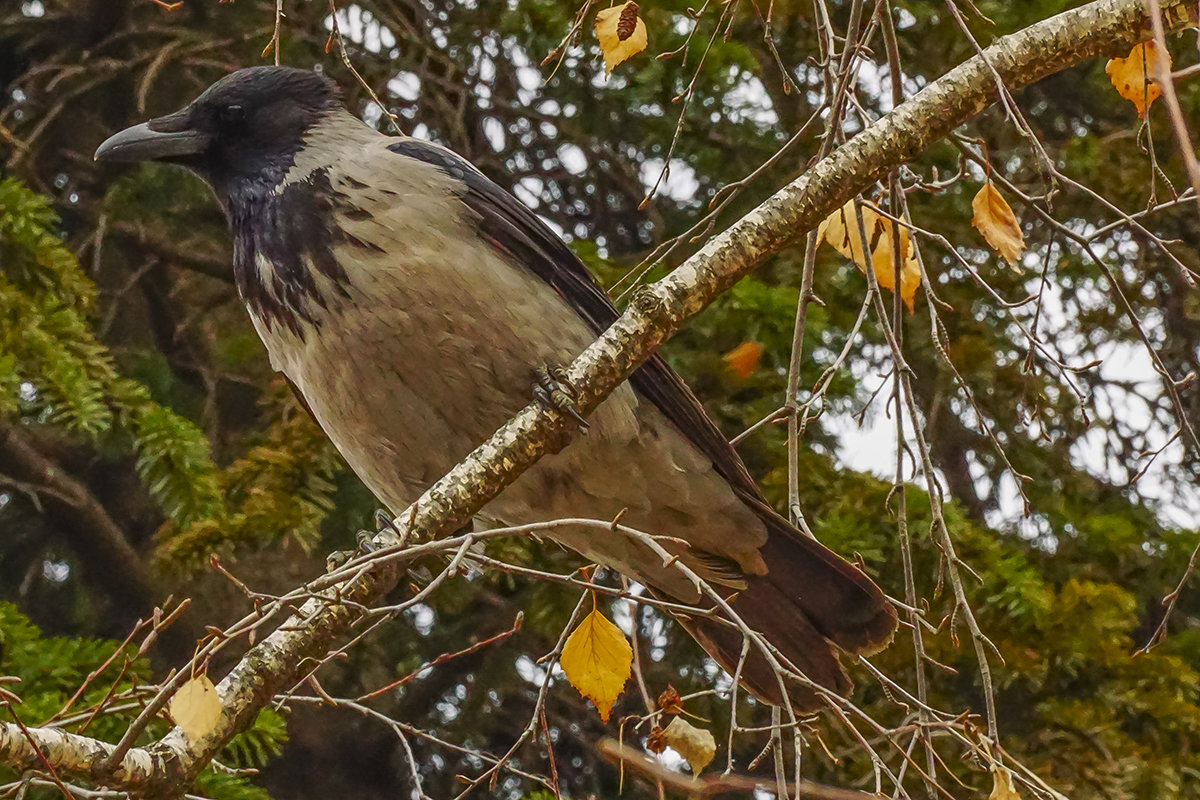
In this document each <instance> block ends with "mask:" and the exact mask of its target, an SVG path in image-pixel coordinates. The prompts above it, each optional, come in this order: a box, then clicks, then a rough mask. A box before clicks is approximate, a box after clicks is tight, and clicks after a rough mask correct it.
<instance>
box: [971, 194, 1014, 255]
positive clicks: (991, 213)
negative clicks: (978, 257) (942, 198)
mask: <svg viewBox="0 0 1200 800" xmlns="http://www.w3.org/2000/svg"><path fill="white" fill-rule="evenodd" d="M971 208H972V209H974V211H975V214H974V216H972V217H971V224H972V225H974V226H975V227H976V228H978V229H979V232H980V233H982V234H983V238H984V239H986V240H987V243H988V244H990V245H991V246H992V249H993V250H995V251H996V252H997V253H999V254H1000V255H1002V256H1004V260H1005V261H1007V262H1008V263H1009V264H1012V265H1013V266H1016V265H1017V263H1018V262H1019V261H1020V260H1021V253H1022V252H1024V250H1025V235H1024V234H1022V233H1021V226H1020V225H1019V224H1018V223H1017V216H1016V214H1014V213H1013V210H1012V208H1011V207H1009V205H1008V201H1006V200H1005V199H1004V197H1003V195H1001V194H1000V192H999V191H997V190H996V187H994V186H992V182H991V181H988V182H987V183H985V184H984V185H983V188H982V189H980V190H979V192H978V193H977V194H976V195H975V199H974V200H972V201H971Z"/></svg>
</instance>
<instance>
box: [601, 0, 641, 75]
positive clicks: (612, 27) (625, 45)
mask: <svg viewBox="0 0 1200 800" xmlns="http://www.w3.org/2000/svg"><path fill="white" fill-rule="evenodd" d="M596 39H598V40H599V42H600V52H601V53H603V54H604V77H606V78H607V77H608V76H609V75H611V74H612V71H613V67H615V66H617V64H620V63H621V62H622V61H625V60H626V59H628V58H630V57H632V56H635V55H637V54H638V53H640V52H642V51H643V50H645V49H646V43H647V42H648V41H649V39H648V37H647V35H646V23H645V22H643V21H642V18H641V16H640V15H639V14H638V4H637V3H634V2H629V3H623V4H622V5H619V6H613V7H612V8H605V9H603V10H601V11H599V12H597V13H596Z"/></svg>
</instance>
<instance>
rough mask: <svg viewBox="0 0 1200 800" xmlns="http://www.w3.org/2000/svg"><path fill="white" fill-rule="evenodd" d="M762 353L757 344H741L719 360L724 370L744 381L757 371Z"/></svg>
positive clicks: (760, 346) (760, 347) (761, 348)
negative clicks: (721, 361)
mask: <svg viewBox="0 0 1200 800" xmlns="http://www.w3.org/2000/svg"><path fill="white" fill-rule="evenodd" d="M762 352H763V346H762V345H761V344H759V343H758V342H742V343H741V344H739V345H738V346H737V347H735V348H733V349H732V350H730V351H729V352H728V353H726V354H725V355H723V356H722V357H721V358H722V359H724V361H725V367H726V369H728V370H729V371H730V372H732V373H733V374H734V375H736V376H737V377H738V378H740V379H742V380H746V378H749V377H750V375H751V374H753V372H754V370H756V369H758V362H759V360H760V359H761V358H762Z"/></svg>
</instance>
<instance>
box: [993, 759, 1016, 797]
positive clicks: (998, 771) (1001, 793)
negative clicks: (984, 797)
mask: <svg viewBox="0 0 1200 800" xmlns="http://www.w3.org/2000/svg"><path fill="white" fill-rule="evenodd" d="M988 800H1021V795H1020V794H1018V793H1017V787H1016V786H1014V785H1013V775H1012V771H1011V770H1009V769H1005V768H1004V767H993V768H992V793H991V794H989V795H988Z"/></svg>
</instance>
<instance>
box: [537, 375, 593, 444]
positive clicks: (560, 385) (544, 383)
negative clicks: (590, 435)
mask: <svg viewBox="0 0 1200 800" xmlns="http://www.w3.org/2000/svg"><path fill="white" fill-rule="evenodd" d="M533 398H534V399H535V400H536V401H537V402H538V404H539V405H540V406H541V407H542V408H545V409H546V410H548V411H556V412H558V413H560V414H566V415H567V416H568V417H571V418H572V419H573V420H575V422H576V423H578V425H579V429H580V430H581V431H583V432H584V433H587V430H588V428H589V427H590V426H589V425H588V421H587V420H586V419H584V418H583V415H582V414H580V413H579V409H578V408H576V407H575V388H574V387H573V386H571V381H570V380H569V379H568V378H567V371H566V370H565V369H563V368H562V367H558V366H546V367H539V368H538V369H537V371H536V372H535V374H534V381H533Z"/></svg>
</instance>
